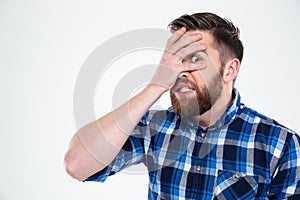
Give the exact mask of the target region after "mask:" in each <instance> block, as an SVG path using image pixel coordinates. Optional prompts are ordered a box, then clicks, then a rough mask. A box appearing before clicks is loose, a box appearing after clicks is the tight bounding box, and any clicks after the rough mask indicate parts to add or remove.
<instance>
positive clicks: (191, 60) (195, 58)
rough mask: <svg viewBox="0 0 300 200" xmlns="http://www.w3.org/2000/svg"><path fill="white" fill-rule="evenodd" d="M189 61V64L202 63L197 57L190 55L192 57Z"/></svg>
mask: <svg viewBox="0 0 300 200" xmlns="http://www.w3.org/2000/svg"><path fill="white" fill-rule="evenodd" d="M189 60H190V62H191V63H197V62H200V61H202V59H201V58H200V56H198V55H192V56H190V59H189Z"/></svg>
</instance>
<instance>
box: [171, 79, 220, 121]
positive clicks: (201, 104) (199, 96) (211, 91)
mask: <svg viewBox="0 0 300 200" xmlns="http://www.w3.org/2000/svg"><path fill="white" fill-rule="evenodd" d="M180 82H184V83H189V84H190V85H191V86H192V87H193V88H194V89H195V92H196V95H193V96H186V97H179V98H177V97H176V95H175V88H176V85H177V84H178V83H180ZM222 90H223V82H222V79H221V77H220V74H216V76H215V77H214V78H213V80H212V82H211V83H208V84H207V85H204V87H201V88H199V87H198V86H197V85H196V84H195V83H192V82H190V81H188V79H187V78H178V79H177V81H176V83H175V85H174V86H173V88H172V89H171V91H170V98H171V103H172V107H173V109H174V111H175V112H176V113H177V114H178V115H181V116H182V117H194V116H197V115H202V114H204V113H205V112H207V111H208V110H210V109H211V108H212V106H213V105H214V104H215V103H216V101H217V100H218V99H219V98H220V97H221V94H222Z"/></svg>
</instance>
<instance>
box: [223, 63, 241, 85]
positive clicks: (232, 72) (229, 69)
mask: <svg viewBox="0 0 300 200" xmlns="http://www.w3.org/2000/svg"><path fill="white" fill-rule="evenodd" d="M240 65H241V63H240V61H239V59H237V58H233V59H230V60H229V61H228V62H227V63H226V64H225V68H224V72H223V81H224V83H230V82H233V80H234V79H235V78H236V76H237V73H238V71H239V68H240Z"/></svg>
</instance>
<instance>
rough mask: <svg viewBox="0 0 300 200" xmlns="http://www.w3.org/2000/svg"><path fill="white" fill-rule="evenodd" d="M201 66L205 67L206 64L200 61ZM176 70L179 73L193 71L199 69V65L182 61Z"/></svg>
mask: <svg viewBox="0 0 300 200" xmlns="http://www.w3.org/2000/svg"><path fill="white" fill-rule="evenodd" d="M200 65H201V68H202V69H204V68H206V67H207V64H205V63H201V64H200ZM177 70H178V71H179V73H182V72H194V71H199V66H198V65H193V64H190V63H184V64H182V65H180V66H178V68H177Z"/></svg>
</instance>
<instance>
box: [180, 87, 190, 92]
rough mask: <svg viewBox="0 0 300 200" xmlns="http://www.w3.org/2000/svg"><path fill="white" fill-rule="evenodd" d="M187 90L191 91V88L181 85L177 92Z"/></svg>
mask: <svg viewBox="0 0 300 200" xmlns="http://www.w3.org/2000/svg"><path fill="white" fill-rule="evenodd" d="M189 91H193V89H191V88H189V87H182V88H180V90H179V92H189Z"/></svg>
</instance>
